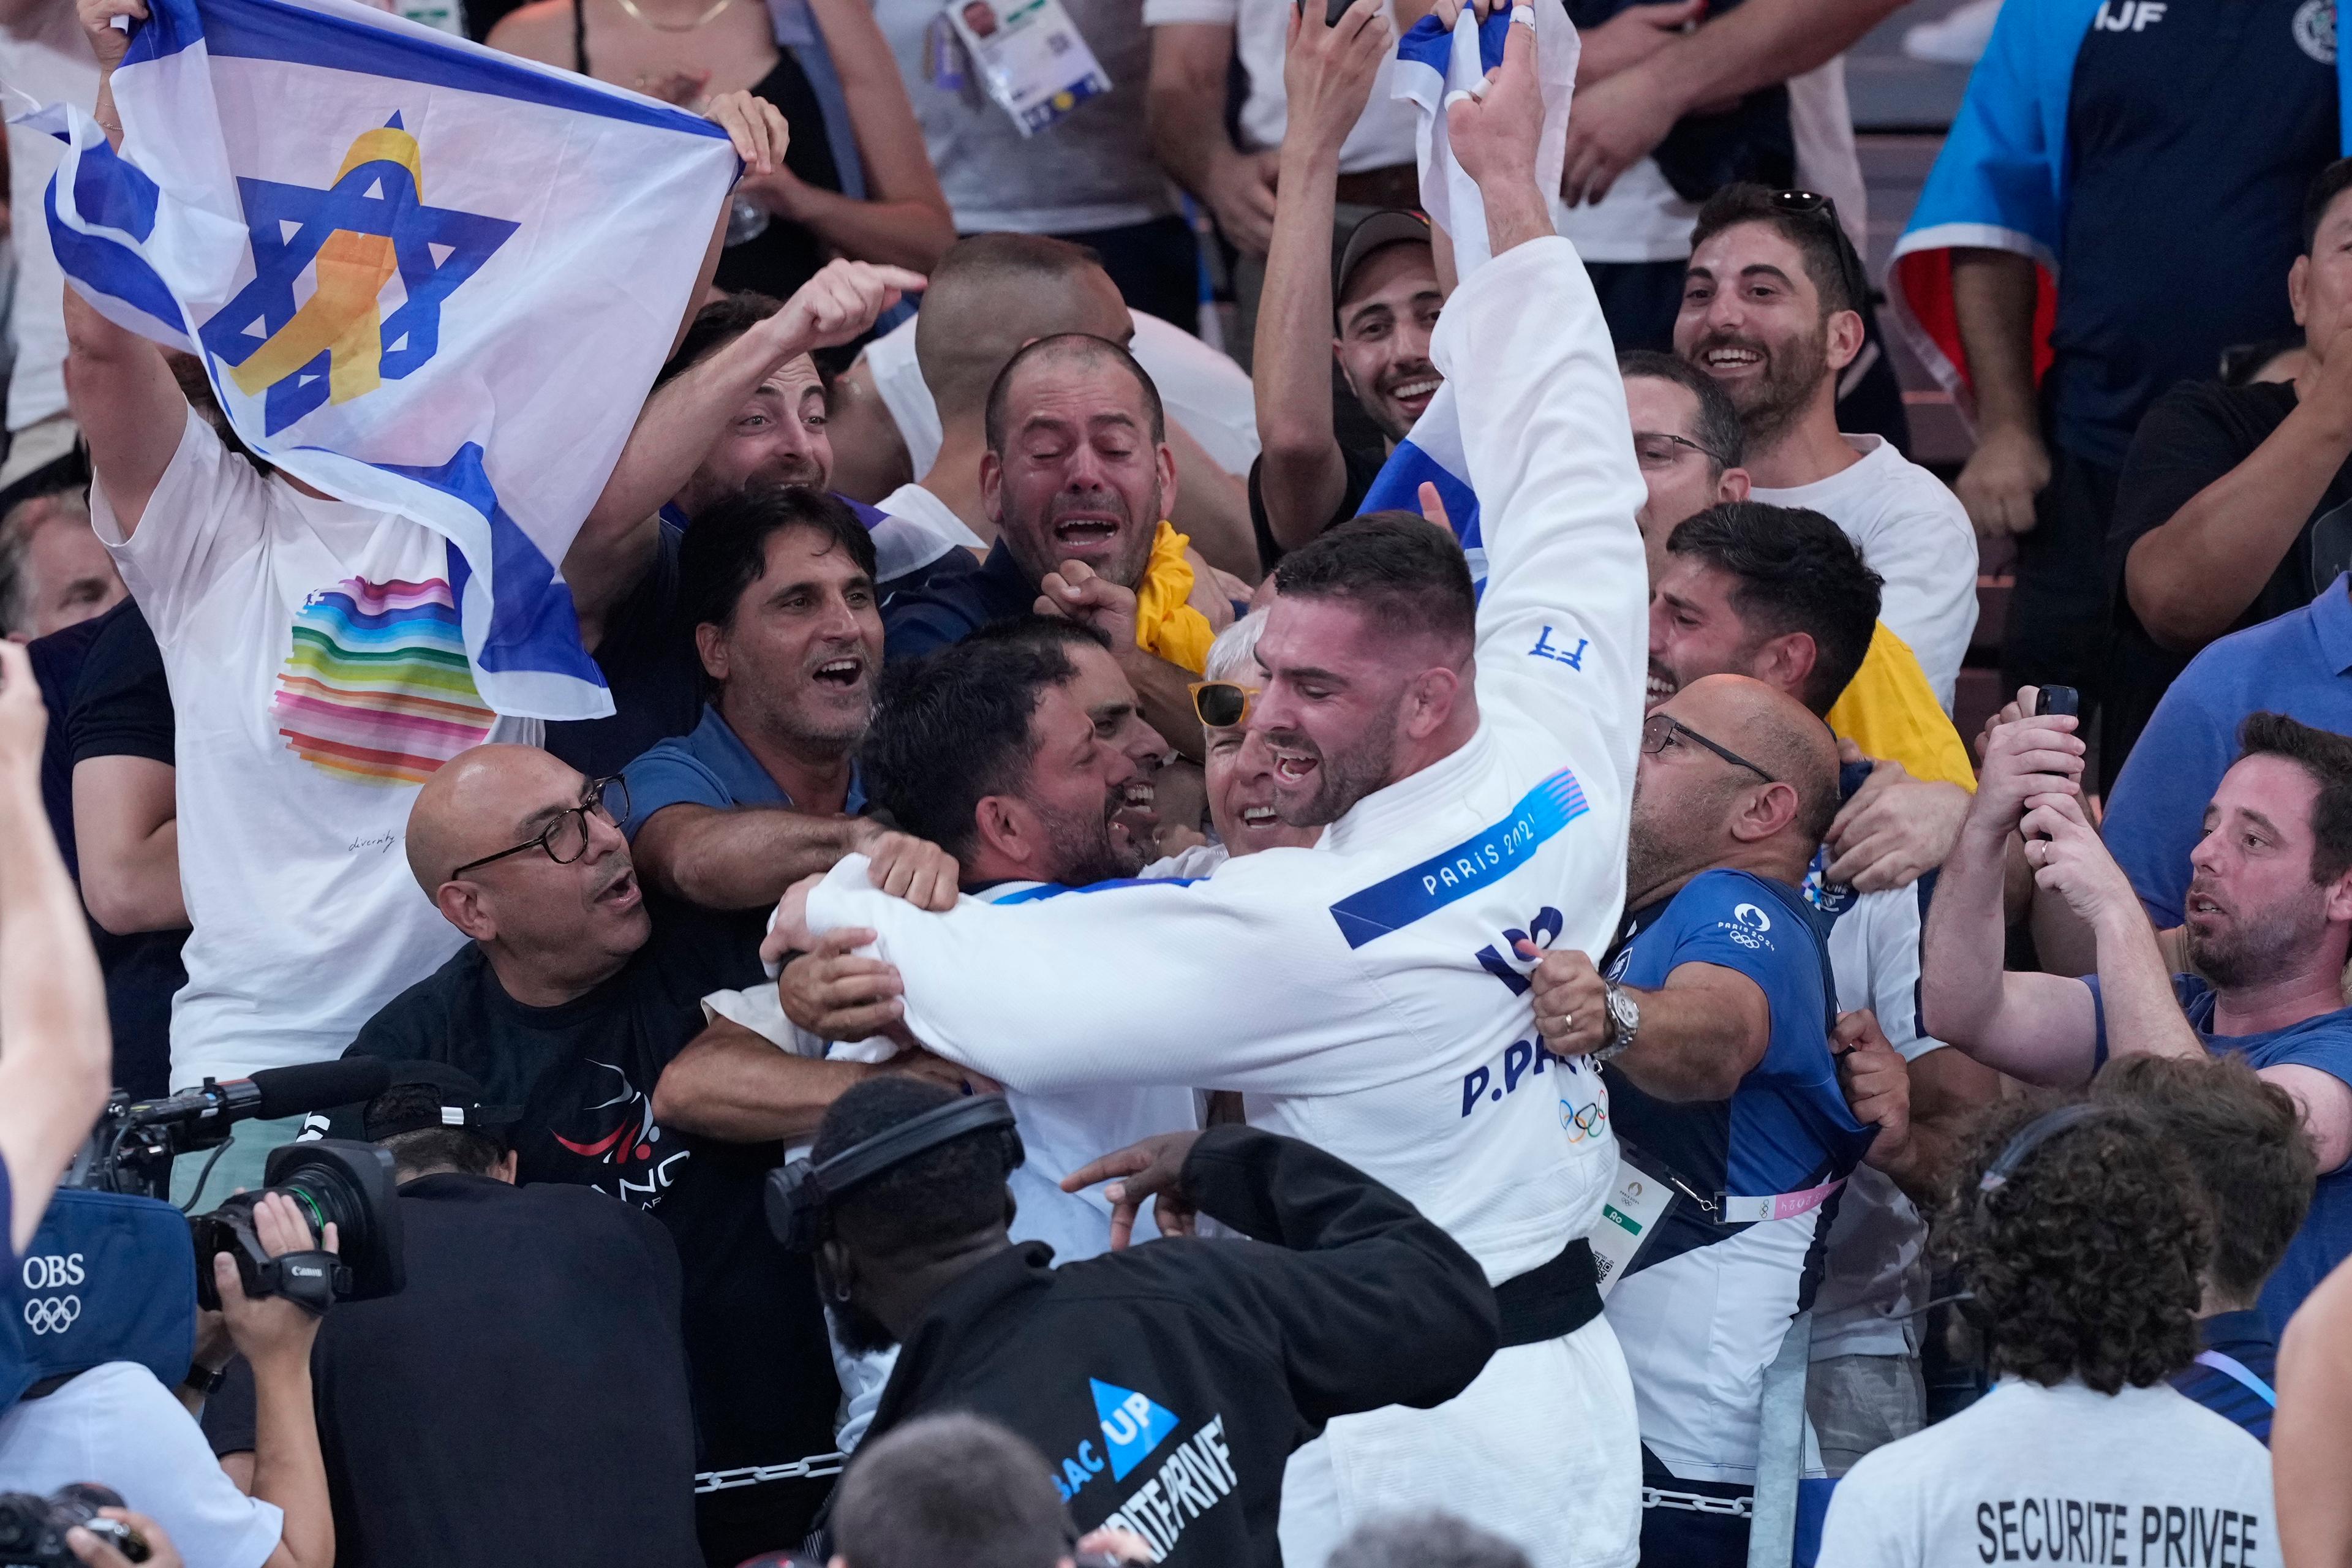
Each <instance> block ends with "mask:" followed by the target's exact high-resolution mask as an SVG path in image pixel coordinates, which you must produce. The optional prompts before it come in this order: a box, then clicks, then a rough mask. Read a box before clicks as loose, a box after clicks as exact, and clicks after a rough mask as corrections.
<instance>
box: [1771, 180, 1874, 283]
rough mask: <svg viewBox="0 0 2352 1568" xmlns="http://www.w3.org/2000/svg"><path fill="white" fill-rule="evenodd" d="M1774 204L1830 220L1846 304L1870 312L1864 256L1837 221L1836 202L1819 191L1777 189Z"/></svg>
mask: <svg viewBox="0 0 2352 1568" xmlns="http://www.w3.org/2000/svg"><path fill="white" fill-rule="evenodd" d="M1772 205H1773V206H1774V207H1776V208H1778V209H1779V210H1780V211H1781V212H1784V213H1788V214H1790V216H1796V217H1811V216H1815V215H1819V216H1821V217H1822V219H1824V220H1825V221H1826V222H1827V223H1828V224H1829V227H1830V244H1831V247H1832V248H1833V249H1834V250H1836V252H1837V258H1838V277H1839V278H1840V279H1842V280H1843V282H1844V284H1845V296H1846V300H1847V301H1848V305H1847V308H1848V309H1849V310H1857V311H1862V312H1864V313H1867V312H1868V310H1870V279H1869V278H1868V276H1867V275H1866V274H1865V273H1864V271H1863V266H1862V258H1861V257H1859V256H1856V255H1855V254H1854V251H1853V241H1852V240H1851V239H1848V238H1847V237H1846V232H1845V225H1843V224H1842V223H1840V222H1839V221H1838V215H1837V203H1835V202H1833V201H1832V200H1831V199H1830V198H1829V197H1827V196H1825V195H1822V194H1821V193H1820V192H1819V191H1774V192H1773V193H1772Z"/></svg>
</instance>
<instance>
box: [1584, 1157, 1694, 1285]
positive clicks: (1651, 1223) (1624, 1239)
mask: <svg viewBox="0 0 2352 1568" xmlns="http://www.w3.org/2000/svg"><path fill="white" fill-rule="evenodd" d="M1674 1201H1675V1189H1674V1186H1673V1184H1671V1183H1669V1182H1667V1181H1666V1180H1665V1179H1664V1177H1661V1176H1654V1175H1652V1174H1651V1173H1649V1172H1647V1171H1645V1170H1643V1169H1642V1167H1641V1166H1639V1165H1636V1164H1635V1163H1633V1161H1631V1160H1629V1159H1627V1158H1626V1157H1625V1156H1624V1155H1623V1154H1622V1153H1620V1154H1619V1155H1618V1157H1617V1180H1616V1183H1615V1184H1614V1185H1612V1187H1611V1188H1610V1189H1609V1196H1608V1197H1607V1198H1605V1199H1603V1200H1602V1202H1601V1218H1600V1219H1599V1220H1598V1221H1596V1222H1595V1223H1594V1225H1593V1226H1592V1229H1591V1231H1590V1232H1589V1233H1588V1234H1587V1236H1586V1237H1585V1239H1586V1240H1587V1241H1588V1242H1589V1243H1591V1247H1592V1261H1593V1263H1594V1265H1595V1267H1596V1268H1597V1269H1598V1271H1599V1273H1600V1276H1601V1296H1602V1298H1603V1299H1606V1298H1607V1296H1608V1294H1609V1290H1610V1288H1611V1287H1612V1286H1613V1285H1615V1284H1616V1283H1617V1281H1618V1280H1619V1279H1622V1278H1623V1276H1624V1273H1625V1271H1626V1270H1627V1269H1628V1268H1632V1267H1633V1259H1634V1258H1636V1257H1638V1256H1640V1254H1641V1251H1642V1246H1643V1243H1644V1242H1646V1241H1648V1240H1649V1239H1650V1237H1651V1235H1652V1233H1653V1232H1654V1231H1655V1230H1656V1229H1657V1228H1658V1222H1659V1221H1660V1220H1662V1219H1664V1218H1665V1217H1666V1210H1667V1209H1668V1208H1670V1207H1672V1206H1673V1205H1674Z"/></svg>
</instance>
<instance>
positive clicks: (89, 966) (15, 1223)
mask: <svg viewBox="0 0 2352 1568" xmlns="http://www.w3.org/2000/svg"><path fill="white" fill-rule="evenodd" d="M47 731H48V715H47V710H46V709H44V708H43V706H42V704H41V693H40V689H39V687H38V686H37V685H36V684H35V683H34V680H33V671H32V665H31V662H30V661H29V660H28V659H27V658H26V655H25V650H24V649H23V648H22V647H19V646H18V645H16V644H15V643H5V644H0V1041H5V1046H0V1215H5V1218H6V1223H7V1230H6V1232H5V1236H0V1265H5V1268H6V1272H7V1273H9V1274H14V1273H15V1272H16V1255H17V1254H18V1253H19V1252H21V1251H22V1250H23V1249H24V1248H25V1247H26V1244H28V1243H29V1242H30V1241H31V1240H32V1239H33V1232H34V1231H35V1230H36V1229H37V1228H39V1226H40V1223H41V1215H43V1214H45V1213H47V1210H48V1206H49V1194H51V1193H52V1192H54V1191H55V1190H56V1188H57V1182H58V1173H59V1172H60V1171H62V1170H64V1169H65V1166H66V1162H67V1160H68V1159H69V1158H71V1157H72V1155H73V1152H74V1150H75V1148H76V1147H77V1146H78V1145H79V1143H80V1142H81V1141H82V1139H83V1137H84V1136H85V1135H87V1134H88V1133H89V1126H90V1123H91V1122H92V1121H96V1120H97V1117H98V1113H99V1110H100V1108H102V1107H103V1106H104V1105H105V1104H106V1092H107V1081H108V1072H109V1067H110V1060H109V1058H110V1054H111V1052H110V1042H109V1036H108V1033H107V1026H106V985H105V982H104V981H102V980H101V979H100V977H99V972H98V957H97V954H95V953H94V952H91V951H90V945H89V926H88V925H87V924H85V923H84V921H83V918H82V909H81V896H80V894H79V893H77V892H76V891H75V890H74V885H73V882H72V880H71V879H69V878H68V877H67V875H66V868H65V862H64V861H63V860H61V859H60V858H58V846H57V840H56V839H55V838H54V837H52V836H51V835H50V832H49V827H48V817H47V810H46V808H45V807H44V806H43V805H42V803H41V744H42V742H43V740H44V739H45V738H46V736H47Z"/></svg>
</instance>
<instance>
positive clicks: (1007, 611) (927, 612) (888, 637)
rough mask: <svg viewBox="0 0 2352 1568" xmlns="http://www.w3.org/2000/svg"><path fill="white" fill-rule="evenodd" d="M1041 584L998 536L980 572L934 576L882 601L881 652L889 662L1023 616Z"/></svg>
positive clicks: (1034, 601) (894, 661)
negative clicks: (921, 584)
mask: <svg viewBox="0 0 2352 1568" xmlns="http://www.w3.org/2000/svg"><path fill="white" fill-rule="evenodd" d="M1036 606H1037V584H1035V583H1034V582H1032V581H1031V580H1030V577H1029V574H1028V573H1026V572H1024V571H1023V570H1022V569H1021V567H1020V566H1019V565H1018V564H1017V563H1014V561H1013V552H1011V551H1009V550H1007V549H1005V548H1004V542H1003V540H1001V539H1000V540H998V541H997V542H996V544H995V546H994V547H993V548H992V549H991V550H990V551H989V552H988V559H987V560H985V561H983V562H982V563H981V564H980V570H979V571H977V572H964V573H960V574H957V575H955V576H952V577H944V578H933V579H932V580H931V581H930V582H929V583H926V584H923V586H921V587H920V588H917V589H914V590H912V591H911V592H908V593H902V594H900V595H898V596H897V597H895V598H893V599H891V600H890V601H889V602H888V603H887V604H885V605H883V606H882V637H883V644H882V657H883V658H884V660H885V661H886V662H887V663H890V664H897V663H898V661H899V660H901V659H907V658H918V657H919V656H921V655H923V654H927V653H931V652H934V651H936V650H937V649H940V648H943V647H948V646H950V644H953V643H960V642H961V641H963V639H964V638H966V637H970V636H971V634H972V633H974V632H976V631H978V630H980V628H981V627H982V626H994V625H995V624H996V623H997V622H999V621H1009V620H1012V619H1013V618H1015V617H1016V616H1025V615H1027V614H1029V612H1030V611H1032V610H1034V609H1035V608H1036Z"/></svg>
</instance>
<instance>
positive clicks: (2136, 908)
mask: <svg viewBox="0 0 2352 1568" xmlns="http://www.w3.org/2000/svg"><path fill="white" fill-rule="evenodd" d="M2026 805H2027V806H2028V807H2029V808H2030V809H2028V810H2027V812H2026V814H2025V820H2024V821H2023V822H2022V823H2021V824H2020V826H2021V827H2022V829H2023V830H2024V833H2025V863H2026V864H2027V865H2028V866H2030V867H2032V868H2033V882H2034V885H2035V886H2036V887H2039V888H2046V889H2049V890H2051V891H2052V892H2054V893H2056V894H2057V895H2058V896H2059V897H2060V898H2063V899H2064V900H2066V907H2067V908H2068V909H2070V910H2074V915H2075V918H2077V919H2078V920H2080V921H2082V922H2083V923H2084V925H2087V926H2089V927H2090V928H2091V929H2092V930H2093V931H2102V932H2104V931H2105V930H2107V929H2108V927H2107V924H2106V922H2108V921H2114V920H2118V919H2128V920H2134V921H2138V922H2140V923H2141V924H2142V925H2146V924H2147V914H2146V912H2145V911H2144V910H2142V909H2141V908H2140V902H2139V895H2138V894H2137V893H2136V892H2134V891H2133V890H2132V885H2131V879H2130V878H2129V877H2127V876H2126V875H2124V868H2122V867H2121V866H2118V865H2116V858H2115V857H2114V856H2113V855H2110V854H2108V853H2107V847H2106V845H2105V843H2104V842H2102V841H2101V840H2100V837H2099V834H2098V830H2097V829H2096V828H2095V827H2093V826H2091V824H2090V821H2089V819H2088V818H2087V817H2085V816H2084V815H2083V803H2082V801H2081V800H2080V799H2079V798H2077V797H2076V796H2075V795H2074V794H2073V793H2072V792H2057V791H2053V792H2052V793H2049V794H2046V795H2033V796H2031V797H2030V798H2029V799H2028V800H2027V802H2026Z"/></svg>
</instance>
